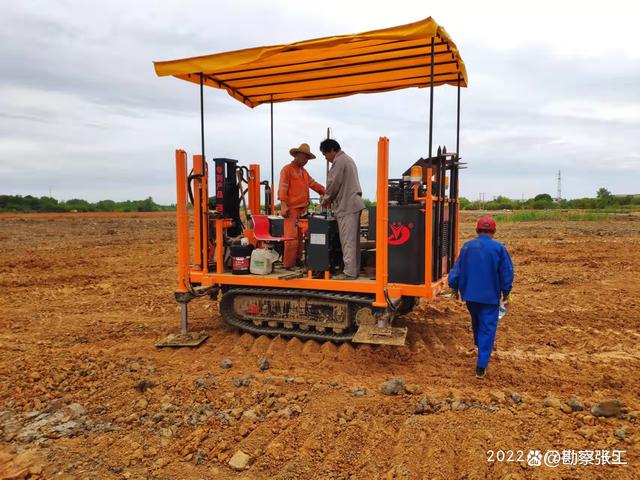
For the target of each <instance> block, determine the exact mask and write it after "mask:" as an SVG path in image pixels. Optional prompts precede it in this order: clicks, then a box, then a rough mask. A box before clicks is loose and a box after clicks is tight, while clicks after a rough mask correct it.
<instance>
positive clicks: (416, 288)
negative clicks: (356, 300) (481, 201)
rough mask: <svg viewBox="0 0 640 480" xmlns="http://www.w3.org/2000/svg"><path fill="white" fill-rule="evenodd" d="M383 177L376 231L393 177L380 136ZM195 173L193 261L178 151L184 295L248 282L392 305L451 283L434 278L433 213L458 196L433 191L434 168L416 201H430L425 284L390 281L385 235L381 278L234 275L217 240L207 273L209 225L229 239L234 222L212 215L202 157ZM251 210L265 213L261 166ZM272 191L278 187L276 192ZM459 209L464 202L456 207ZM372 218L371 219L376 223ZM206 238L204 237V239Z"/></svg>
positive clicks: (253, 175) (254, 172)
mask: <svg viewBox="0 0 640 480" xmlns="http://www.w3.org/2000/svg"><path fill="white" fill-rule="evenodd" d="M377 166H378V168H377V171H378V175H377V192H376V203H377V205H378V208H377V209H376V219H375V221H376V231H378V232H388V231H389V209H388V178H389V139H388V138H386V137H381V138H380V139H379V140H378V165H377ZM193 172H194V175H193V177H194V189H193V194H194V208H193V233H194V235H193V238H194V250H193V251H194V254H193V262H192V261H191V248H190V241H189V213H188V206H187V154H186V152H185V151H184V150H177V151H176V179H177V208H176V212H177V228H178V289H177V291H178V292H179V293H187V292H189V291H190V290H191V289H192V288H193V286H194V285H199V286H202V287H215V286H223V285H244V286H255V287H276V288H278V287H279V288H297V289H308V290H329V291H339V292H353V293H368V294H372V295H375V300H374V302H373V306H374V307H387V306H388V302H387V299H386V296H388V297H390V298H391V299H396V298H399V297H402V296H414V297H422V298H427V299H432V298H434V297H435V296H436V295H437V294H438V293H439V292H440V291H442V290H443V289H444V288H445V287H446V275H444V276H443V277H442V278H440V279H438V280H436V281H433V282H432V281H429V279H430V278H431V273H430V272H431V267H432V264H431V262H432V260H431V259H432V245H433V243H432V239H433V228H432V221H433V218H432V215H433V210H434V209H433V206H434V202H457V199H445V198H438V197H436V196H434V195H433V192H432V182H431V181H430V179H431V178H432V170H431V168H427V172H426V178H427V191H426V195H425V197H417V189H416V190H415V191H414V194H415V196H416V199H418V200H423V201H424V202H425V209H424V212H425V282H424V283H423V284H421V285H413V284H404V283H388V278H389V265H388V248H389V247H388V239H387V236H386V235H377V236H376V277H375V280H369V279H361V280H349V281H344V280H332V279H330V278H329V272H325V276H324V278H321V279H318V278H312V277H311V275H310V274H309V275H308V276H306V277H303V278H299V279H291V280H284V279H280V278H276V277H274V276H270V275H233V274H232V273H231V272H225V271H224V257H223V256H224V245H223V242H219V241H216V244H215V249H214V255H215V259H216V262H215V264H216V271H215V272H210V271H208V265H209V255H210V252H209V249H208V248H207V245H208V244H209V240H208V232H209V228H208V225H207V223H208V222H212V224H213V227H214V231H215V238H216V240H217V239H222V238H223V237H224V235H223V233H224V229H225V228H228V227H230V226H231V220H230V219H226V218H216V217H210V215H209V208H208V198H209V197H208V172H207V169H206V167H205V166H204V163H203V162H202V157H201V156H200V155H194V156H193ZM249 172H250V178H249V190H248V194H249V202H248V203H249V208H250V210H251V211H252V212H254V213H257V212H259V211H260V167H259V165H250V167H249ZM272 191H273V190H272ZM456 209H457V210H459V204H457V205H456ZM371 220H372V219H370V220H369V221H371ZM458 225H459V222H456V230H455V248H454V255H457V251H458V248H457V246H458V237H459V229H458ZM201 238H202V240H201Z"/></svg>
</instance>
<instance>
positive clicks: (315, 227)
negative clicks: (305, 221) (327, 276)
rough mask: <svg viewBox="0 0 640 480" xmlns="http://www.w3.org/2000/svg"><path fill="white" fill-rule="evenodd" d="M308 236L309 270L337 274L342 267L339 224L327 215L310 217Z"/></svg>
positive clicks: (321, 214)
mask: <svg viewBox="0 0 640 480" xmlns="http://www.w3.org/2000/svg"><path fill="white" fill-rule="evenodd" d="M308 233H309V234H308V236H307V245H306V247H307V268H308V269H309V270H314V271H320V272H324V271H331V272H335V271H337V270H339V269H340V268H341V265H342V250H341V248H340V234H339V231H338V222H337V220H336V219H335V218H334V217H331V216H329V217H327V214H326V213H320V214H314V215H310V216H309V232H308Z"/></svg>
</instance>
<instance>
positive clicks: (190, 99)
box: [0, 0, 640, 203]
mask: <svg viewBox="0 0 640 480" xmlns="http://www.w3.org/2000/svg"><path fill="white" fill-rule="evenodd" d="M635 3H636V2H630V1H615V0H614V1H612V0H609V1H607V2H584V1H576V2H569V1H557V0H556V1H553V2H545V1H535V2H534V1H530V2H514V1H504V2H502V1H500V2H491V1H483V2H478V1H472V2H425V1H424V0H422V1H415V2H411V1H400V0H396V1H394V2H374V1H365V2H355V1H344V0H343V1H333V0H323V1H322V2H300V1H276V0H269V1H241V0H235V1H228V2H223V1H216V2H213V1H209V2H206V1H195V0H194V1H185V0H181V1H168V0H165V1H141V0H137V1H129V0H127V1H114V0H110V1H100V2H98V1H89V0H86V1H79V0H78V1H72V0H69V1H53V0H46V1H29V0H2V1H1V2H0V71H1V75H0V194H19V195H27V194H31V195H36V196H42V195H48V194H49V192H51V194H52V196H54V197H55V198H59V199H70V198H74V197H76V198H85V199H87V200H90V201H96V200H101V199H107V198H110V199H114V200H125V199H141V198H145V197H148V196H152V197H153V198H154V200H156V201H157V202H160V203H173V202H175V181H174V176H175V164H174V151H175V149H176V148H183V149H185V150H187V152H188V153H189V154H190V155H191V154H194V153H198V152H199V150H200V130H199V128H200V118H199V89H198V87H197V86H196V85H194V84H191V83H188V82H184V81H181V80H178V79H175V78H173V77H163V78H159V77H156V75H155V72H154V70H153V64H152V61H154V60H172V59H177V58H184V57H190V56H196V55H203V54H209V53H216V52H221V51H227V50H237V49H241V48H247V47H253V46H259V45H270V44H279V43H289V42H294V41H299V40H304V39H309V38H315V37H321V36H328V35H337V34H346V33H355V32H361V31H367V30H372V29H378V28H385V27H391V26H395V25H399V24H403V23H409V22H413V21H417V20H420V19H423V18H426V17H428V16H432V17H433V18H434V20H435V21H436V22H438V23H439V24H440V25H442V26H444V27H445V28H446V29H447V32H448V33H449V34H450V35H451V37H452V39H453V40H454V42H456V44H457V46H458V48H459V50H460V53H461V55H462V58H463V59H464V61H465V63H466V66H467V71H468V74H469V88H468V89H463V91H462V133H461V148H460V150H461V154H462V156H463V158H464V160H465V161H466V162H468V169H467V170H465V171H463V175H462V177H461V194H462V195H464V196H466V197H468V198H470V199H477V198H478V195H479V193H480V192H484V193H485V198H486V199H490V198H492V197H493V196H496V195H506V196H509V197H512V198H521V196H523V195H524V196H525V197H531V196H534V195H536V194H538V193H543V192H546V193H550V194H551V195H552V196H555V192H556V177H557V173H558V170H561V171H562V194H563V197H565V198H575V197H582V196H594V195H595V192H596V190H597V189H598V188H599V187H606V188H608V189H609V190H611V191H612V192H613V193H640V187H639V186H638V185H639V183H640V182H639V180H640V134H639V133H638V132H639V127H640V28H638V26H637V19H638V13H639V12H638V10H640V8H638V7H634V6H633V5H634V4H635ZM428 100H429V98H428V90H426V89H408V90H403V91H399V92H390V93H383V94H376V95H357V96H352V97H347V98H342V99H335V100H325V101H317V102H290V103H283V104H276V105H274V112H275V163H276V177H277V172H278V171H279V170H280V168H281V167H282V166H283V165H284V164H285V163H287V162H289V161H290V157H289V155H288V150H289V149H290V148H291V147H293V146H297V145H299V144H300V143H301V142H307V143H309V144H310V145H311V147H312V150H313V151H314V152H315V153H316V155H318V156H319V157H320V158H319V159H317V160H314V161H312V162H310V163H309V165H308V169H309V171H310V173H311V174H312V175H313V176H314V177H315V178H316V179H317V180H318V181H320V182H324V160H323V159H322V157H321V156H320V155H319V152H318V143H319V142H320V140H321V139H322V138H323V137H324V135H325V132H326V128H327V127H332V130H333V134H334V137H335V138H336V139H338V140H339V141H340V143H341V144H342V147H343V149H344V150H345V151H346V152H347V153H349V154H350V155H351V156H352V157H353V158H354V159H355V160H356V162H357V164H358V166H359V169H360V177H361V183H362V185H363V188H364V190H365V191H364V195H365V197H369V198H373V197H375V162H376V158H375V155H376V142H377V139H378V137H379V136H382V135H384V136H388V137H389V138H390V149H391V154H390V175H391V176H395V175H398V174H400V173H401V172H402V171H404V170H405V169H406V167H407V166H409V165H410V164H411V163H413V162H414V161H415V160H416V159H417V158H419V157H421V156H426V155H427V141H428ZM435 104H436V111H435V122H434V142H435V144H441V145H442V144H444V145H447V147H448V149H449V150H454V146H455V88H453V87H446V86H445V87H439V88H437V89H436V91H435ZM205 124H206V151H207V156H208V157H211V156H219V157H230V158H236V159H238V160H240V161H241V163H243V164H249V163H255V162H258V163H261V165H262V168H263V172H265V173H266V172H268V170H269V158H270V144H269V106H268V105H263V106H259V107H257V108H255V109H250V108H248V107H246V106H244V105H243V104H241V103H240V102H238V101H236V100H234V99H232V98H231V97H230V96H229V95H227V93H226V92H224V91H222V90H216V89H206V90H205ZM276 181H277V178H276Z"/></svg>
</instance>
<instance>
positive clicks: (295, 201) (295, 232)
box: [278, 143, 324, 269]
mask: <svg viewBox="0 0 640 480" xmlns="http://www.w3.org/2000/svg"><path fill="white" fill-rule="evenodd" d="M289 153H290V154H291V156H292V157H293V161H292V162H291V163H290V164H288V165H286V166H285V167H284V168H283V169H282V170H281V171H280V183H279V184H278V200H280V205H281V209H280V214H281V215H282V216H283V217H284V236H285V237H293V238H294V240H287V241H285V242H284V262H283V263H284V267H285V268H289V269H290V268H293V267H294V266H295V265H296V262H297V261H299V260H300V259H301V257H302V235H301V232H300V229H299V228H298V218H299V217H300V215H302V214H304V213H305V212H306V211H307V208H308V207H309V189H312V190H313V191H314V192H317V193H319V194H320V195H324V187H323V186H322V185H320V184H319V183H318V182H316V181H315V180H314V179H313V178H311V175H309V173H308V172H307V171H306V170H305V168H304V166H305V165H306V164H307V162H308V161H309V160H311V159H313V158H316V156H315V155H314V154H313V153H311V149H310V148H309V145H307V144H306V143H303V144H301V145H300V146H299V147H298V148H292V149H291V150H289Z"/></svg>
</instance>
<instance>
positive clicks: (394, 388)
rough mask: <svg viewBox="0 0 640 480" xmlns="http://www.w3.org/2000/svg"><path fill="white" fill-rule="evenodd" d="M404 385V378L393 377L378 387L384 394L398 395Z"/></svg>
mask: <svg viewBox="0 0 640 480" xmlns="http://www.w3.org/2000/svg"><path fill="white" fill-rule="evenodd" d="M404 386H405V383H404V378H402V377H394V378H392V379H391V380H387V381H386V382H384V383H383V384H382V385H380V389H381V390H382V393H384V394H385V395H398V394H399V393H402V392H403V391H404Z"/></svg>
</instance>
